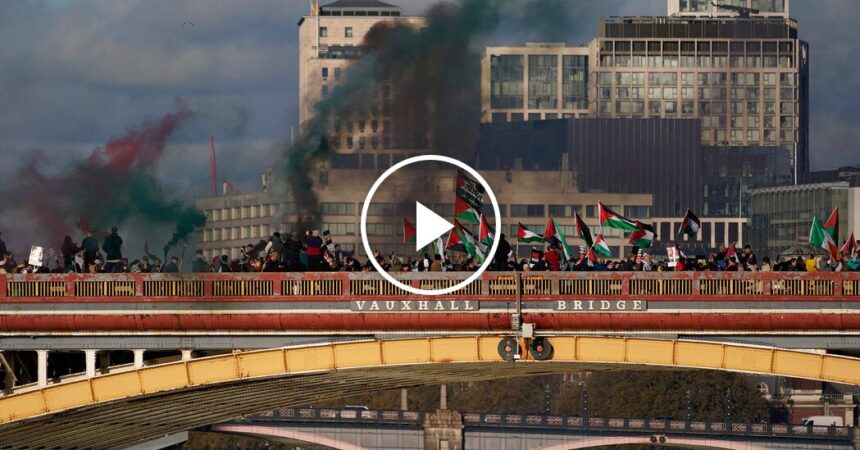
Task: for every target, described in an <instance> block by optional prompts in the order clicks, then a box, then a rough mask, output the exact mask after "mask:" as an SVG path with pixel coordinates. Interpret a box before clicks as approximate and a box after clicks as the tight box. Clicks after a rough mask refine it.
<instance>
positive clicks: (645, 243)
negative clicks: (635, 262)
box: [630, 220, 657, 249]
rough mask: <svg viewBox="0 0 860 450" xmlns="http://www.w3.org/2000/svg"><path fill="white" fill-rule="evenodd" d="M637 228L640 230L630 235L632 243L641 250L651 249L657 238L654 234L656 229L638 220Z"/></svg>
mask: <svg viewBox="0 0 860 450" xmlns="http://www.w3.org/2000/svg"><path fill="white" fill-rule="evenodd" d="M636 226H637V227H639V229H638V230H636V231H634V232H632V233H630V243H631V244H633V245H635V246H637V247H639V248H640V249H643V248H648V247H650V246H651V244H653V243H654V239H656V238H657V233H655V232H654V227H652V226H651V225H647V224H644V223H642V222H640V221H638V220H637V221H636Z"/></svg>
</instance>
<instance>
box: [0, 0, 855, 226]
mask: <svg viewBox="0 0 860 450" xmlns="http://www.w3.org/2000/svg"><path fill="white" fill-rule="evenodd" d="M390 1H391V2H392V3H395V4H398V5H399V6H401V7H403V9H404V13H405V14H412V15H419V14H421V13H422V12H423V11H424V10H425V8H426V7H427V5H428V4H429V2H425V1H419V0H390ZM547 1H557V2H559V3H563V4H564V5H565V7H566V8H567V9H568V10H569V12H570V17H571V18H573V21H572V22H571V23H563V24H559V23H553V20H554V19H556V18H555V17H543V19H545V20H547V22H548V23H551V24H552V25H553V26H548V27H547V28H546V31H545V33H543V35H535V34H528V35H524V34H522V33H521V32H520V31H518V30H517V29H515V28H514V27H512V26H506V25H505V24H504V23H503V24H502V26H501V27H500V30H499V32H497V33H496V34H495V35H494V36H492V38H491V41H492V42H490V43H491V44H516V43H522V42H525V41H539V40H544V41H554V42H558V41H564V42H568V43H570V44H584V43H586V42H588V41H589V40H590V39H592V38H593V37H594V36H596V34H597V29H598V20H599V18H600V17H601V16H613V15H663V14H665V8H666V2H665V1H663V0H570V1H564V0H547ZM323 3H324V4H325V3H326V2H325V1H323ZM307 12H308V2H307V1H306V0H249V1H241V2H239V1H235V0H185V1H182V0H121V1H114V0H76V1H68V0H9V1H3V2H0V42H3V45H2V46H0V156H2V159H0V188H2V187H3V184H7V183H14V182H15V173H16V172H15V170H16V168H18V167H20V166H21V165H23V164H25V163H27V162H29V161H31V160H33V159H38V160H39V161H41V163H42V164H43V165H44V166H45V167H46V170H49V171H50V170H54V171H59V170H62V168H63V167H64V166H65V165H66V164H69V163H70V162H71V161H74V160H76V159H80V158H82V157H83V156H85V155H87V154H89V152H90V151H91V150H92V148H93V147H95V146H99V145H103V144H104V143H105V142H106V141H108V140H109V139H110V138H112V137H117V136H121V135H123V134H124V133H125V131H126V130H128V129H132V128H135V127H137V126H139V125H140V124H141V123H142V122H144V121H146V120H154V119H157V118H159V117H160V116H162V115H163V114H165V113H168V112H170V111H173V110H174V108H175V103H176V101H177V99H181V101H182V102H183V103H184V104H186V105H188V106H189V107H190V108H191V109H192V110H193V111H194V112H195V115H194V118H193V119H192V120H190V121H189V122H188V123H187V124H186V125H185V126H184V127H183V128H182V129H181V131H180V132H179V133H177V134H176V135H175V136H174V137H173V138H172V139H171V141H170V144H169V148H168V149H167V151H166V152H165V156H164V159H163V160H162V162H161V164H160V166H159V168H158V171H159V176H160V177H161V178H162V179H163V180H164V181H165V183H166V184H167V185H168V186H169V187H170V188H171V189H173V190H175V192H178V193H181V194H182V195H183V196H187V197H189V198H190V197H192V196H203V195H205V194H206V193H207V191H208V189H209V187H208V186H209V184H208V160H209V148H208V145H209V136H210V135H215V137H216V140H217V142H218V144H217V145H218V152H219V168H220V172H221V177H222V178H227V179H230V180H231V181H233V182H234V183H235V184H236V185H237V186H238V187H239V189H240V190H243V191H245V192H251V191H256V190H259V175H260V174H261V173H262V172H263V171H264V170H265V169H266V168H268V167H270V166H271V165H273V164H274V163H275V161H276V159H277V155H278V154H279V153H280V151H281V149H282V148H283V146H284V145H285V144H286V143H287V142H288V141H289V139H290V131H291V127H293V126H295V125H296V121H297V109H298V108H297V97H298V94H297V91H298V79H297V72H298V61H297V45H298V27H297V22H298V20H299V19H300V18H301V16H302V15H304V14H307ZM791 13H792V16H793V17H795V18H796V19H798V21H799V26H800V34H801V37H802V39H804V40H806V41H808V42H809V43H810V48H811V50H810V54H811V66H812V72H811V93H810V94H811V98H812V104H811V128H812V132H811V147H812V148H811V152H810V154H811V164H812V168H813V169H814V170H815V169H826V168H832V167H837V166H841V165H857V164H860V151H858V150H857V145H856V143H857V142H860V127H857V126H855V122H856V120H857V117H860V89H858V88H860V86H858V84H860V77H858V76H857V75H856V74H857V73H858V68H860V27H858V26H857V23H856V21H858V20H860V2H858V1H856V0H827V1H826V2H821V1H818V0H794V1H793V2H792V4H791ZM535 15H536V17H538V18H540V15H541V11H535ZM555 22H558V21H557V20H555ZM0 211H2V206H0Z"/></svg>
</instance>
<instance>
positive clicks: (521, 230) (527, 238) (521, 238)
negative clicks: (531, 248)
mask: <svg viewBox="0 0 860 450" xmlns="http://www.w3.org/2000/svg"><path fill="white" fill-rule="evenodd" d="M517 242H519V243H521V244H534V243H537V242H543V238H542V237H540V235H539V234H537V233H535V232H533V231H530V230H529V229H528V228H526V227H524V226H523V224H521V223H517Z"/></svg>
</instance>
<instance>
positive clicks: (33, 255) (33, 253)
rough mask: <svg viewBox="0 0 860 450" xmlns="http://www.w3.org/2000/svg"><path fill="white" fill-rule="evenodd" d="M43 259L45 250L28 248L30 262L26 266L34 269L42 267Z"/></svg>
mask: <svg viewBox="0 0 860 450" xmlns="http://www.w3.org/2000/svg"><path fill="white" fill-rule="evenodd" d="M44 258H45V249H43V248H42V247H39V246H38V245H34V246H32V247H30V260H29V261H28V262H27V264H30V265H31V266H35V267H42V260H43V259H44Z"/></svg>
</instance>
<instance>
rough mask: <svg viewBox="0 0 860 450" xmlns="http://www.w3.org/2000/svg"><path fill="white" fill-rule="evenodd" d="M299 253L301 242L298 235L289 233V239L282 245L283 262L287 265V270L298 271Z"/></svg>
mask: <svg viewBox="0 0 860 450" xmlns="http://www.w3.org/2000/svg"><path fill="white" fill-rule="evenodd" d="M301 251H302V241H301V239H299V233H296V232H295V231H294V232H292V233H290V237H289V239H287V242H285V243H284V262H285V263H286V264H287V269H288V270H292V271H297V270H299V253H300V252H301Z"/></svg>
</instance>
